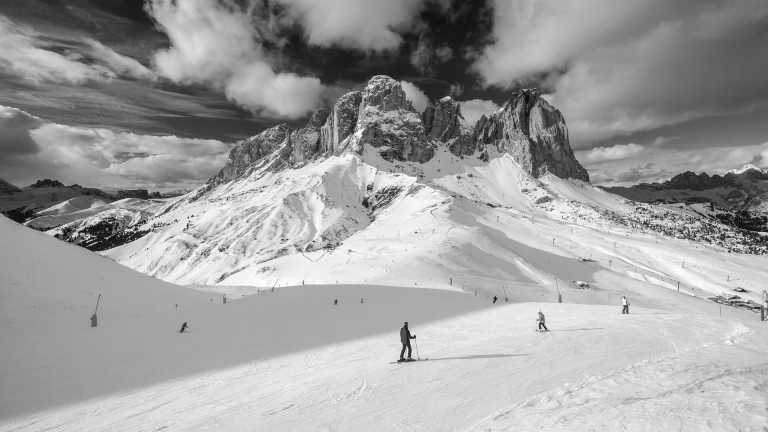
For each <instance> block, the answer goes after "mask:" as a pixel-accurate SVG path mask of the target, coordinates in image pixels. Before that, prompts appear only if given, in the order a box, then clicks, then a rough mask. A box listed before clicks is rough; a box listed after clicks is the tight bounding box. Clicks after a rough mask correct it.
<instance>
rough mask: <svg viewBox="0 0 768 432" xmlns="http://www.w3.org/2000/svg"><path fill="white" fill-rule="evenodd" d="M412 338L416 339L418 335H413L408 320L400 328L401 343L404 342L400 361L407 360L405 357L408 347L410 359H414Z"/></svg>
mask: <svg viewBox="0 0 768 432" xmlns="http://www.w3.org/2000/svg"><path fill="white" fill-rule="evenodd" d="M411 339H416V335H413V336H411V331H410V330H408V321H406V322H405V323H403V327H402V328H401V329H400V343H401V344H403V349H401V350H400V360H398V361H406V359H404V358H403V355H404V354H405V349H406V348H408V361H411V360H413V358H411Z"/></svg>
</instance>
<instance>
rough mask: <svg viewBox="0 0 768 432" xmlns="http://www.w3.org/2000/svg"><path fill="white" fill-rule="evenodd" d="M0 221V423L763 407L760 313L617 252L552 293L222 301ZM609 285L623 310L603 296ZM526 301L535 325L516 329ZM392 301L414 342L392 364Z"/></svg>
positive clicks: (650, 413)
mask: <svg viewBox="0 0 768 432" xmlns="http://www.w3.org/2000/svg"><path fill="white" fill-rule="evenodd" d="M0 235H2V238H3V239H4V240H6V239H7V240H8V241H9V243H10V244H14V245H16V247H14V248H13V250H12V249H11V248H2V249H0V254H2V255H0V263H2V266H3V267H2V273H0V275H2V276H0V277H2V280H0V296H1V300H2V301H1V302H0V346H3V348H4V351H3V352H4V354H3V356H0V389H2V390H0V431H27V430H29V431H39V430H52V431H71V430H77V431H103V430H111V431H135V430H152V431H154V430H174V431H175V430H232V431H239V430H334V431H344V430H350V431H351V430H427V431H431V430H477V431H486V430H567V431H572V430H598V431H602V430H605V431H614V430H673V429H674V430H692V431H693V430H695V431H702V430H718V431H721V430H742V431H759V430H764V427H765V425H766V424H768V392H767V391H766V389H768V365H766V362H765V358H766V354H768V326H766V325H765V323H760V322H758V321H757V318H756V316H755V314H752V313H747V312H742V311H739V310H735V309H731V308H726V310H725V311H724V313H723V317H720V311H719V310H718V307H717V305H714V304H712V303H710V302H706V301H704V300H701V299H699V298H696V297H693V296H689V295H683V294H677V293H676V292H674V291H673V290H671V289H669V288H665V287H661V286H658V285H655V284H651V283H648V282H644V281H637V280H635V279H631V278H629V277H626V276H625V275H624V274H623V273H622V272H619V271H607V270H599V269H598V270H597V271H595V272H594V278H595V279H596V281H597V283H600V284H603V285H605V286H610V285H614V286H615V289H617V290H618V289H619V288H620V289H621V291H613V290H609V289H593V290H589V292H584V290H576V289H574V288H563V292H564V297H565V300H566V303H563V304H557V303H542V302H536V303H505V302H502V303H500V304H496V305H491V304H490V301H489V299H488V298H487V297H485V296H483V295H482V294H480V295H478V296H474V295H472V294H460V293H454V292H450V291H448V290H433V289H411V288H397V287H392V286H388V287H377V286H361V285H357V286H303V287H301V286H299V287H292V288H279V289H276V290H275V291H274V292H272V290H266V291H262V292H261V293H259V294H255V295H251V296H247V297H241V298H237V297H234V295H233V294H230V295H232V297H230V301H228V302H227V304H226V305H225V304H222V302H221V295H220V294H213V293H210V292H199V291H194V290H189V289H188V288H181V287H176V286H173V285H170V284H167V283H164V282H160V281H158V280H155V279H152V278H149V277H146V276H143V275H140V274H138V273H134V272H132V271H130V270H128V269H126V268H123V267H120V266H119V265H116V264H115V263H112V262H110V261H109V260H106V259H104V258H101V257H99V256H96V255H94V254H92V253H90V252H88V251H86V250H83V249H80V248H77V247H75V246H72V245H68V244H64V243H61V242H58V241H56V240H55V239H52V238H50V237H48V236H45V235H43V234H41V233H35V232H33V231H30V230H28V229H26V228H24V227H22V226H19V225H16V224H14V223H12V222H10V221H8V220H7V219H4V218H1V219H0ZM537 254H542V255H537ZM527 256H528V258H529V259H531V260H534V258H535V257H536V256H538V258H539V259H545V258H551V257H557V256H558V255H556V254H550V255H544V254H543V252H540V251H539V252H536V253H532V252H530V251H529V252H528V253H527ZM537 265H542V264H541V263H537ZM557 265H558V263H553V266H557ZM41 269H45V271H40V270H41ZM220 288H221V289H226V287H220ZM542 289H543V288H542V287H541V286H539V285H537V284H530V285H529V286H528V291H525V290H523V292H529V293H535V292H537V290H542ZM232 290H233V291H234V290H235V288H232ZM620 292H624V293H627V294H628V295H629V298H630V301H631V303H632V314H631V315H628V316H625V315H620V314H619V307H618V297H617V295H618V294H619V293H620ZM98 293H101V294H102V295H103V303H102V308H101V310H100V313H99V319H100V323H99V327H98V328H90V327H89V326H88V317H89V315H90V314H91V313H92V307H93V302H94V301H95V298H96V296H97V294H98ZM530 295H534V294H530ZM361 298H362V299H363V303H361V302H360V299H361ZM333 299H339V300H340V304H339V305H337V306H334V305H333ZM573 301H579V302H582V303H581V304H579V303H573ZM584 303H592V304H584ZM598 303H603V305H600V304H598ZM176 304H178V305H179V308H178V309H176V307H175V305H176ZM539 308H540V309H542V310H543V311H544V312H545V313H546V314H547V318H548V320H547V323H548V325H549V327H550V329H551V330H552V331H551V332H550V333H546V334H541V333H536V332H534V330H533V327H534V319H535V315H536V311H537V310H538V309H539ZM404 320H408V321H410V323H411V328H412V331H413V333H415V334H416V335H417V336H418V338H417V339H416V342H417V343H418V353H419V354H420V356H421V357H422V358H428V359H429V360H427V361H422V362H416V363H411V364H404V365H403V364H390V362H391V361H393V360H395V359H396V357H397V355H398V351H399V342H398V334H397V331H398V328H399V326H400V325H401V323H402V321H404ZM182 321H187V322H189V324H190V328H191V331H190V332H189V333H187V334H178V333H177V329H178V326H179V324H180V322H182ZM414 355H416V353H414Z"/></svg>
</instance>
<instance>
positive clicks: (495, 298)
mask: <svg viewBox="0 0 768 432" xmlns="http://www.w3.org/2000/svg"><path fill="white" fill-rule="evenodd" d="M497 301H499V298H498V297H496V296H493V304H496V302H497Z"/></svg>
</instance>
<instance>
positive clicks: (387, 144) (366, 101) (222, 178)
mask: <svg viewBox="0 0 768 432" xmlns="http://www.w3.org/2000/svg"><path fill="white" fill-rule="evenodd" d="M438 146H444V147H445V148H447V149H448V150H449V151H450V152H451V153H453V154H455V155H457V156H460V157H465V156H472V155H477V156H478V157H480V158H481V159H484V160H488V158H489V157H491V155H492V154H494V153H496V154H498V153H508V154H510V155H512V157H513V158H514V159H515V160H516V161H517V162H518V163H519V164H520V165H521V166H522V167H523V169H525V170H526V171H528V172H529V173H530V174H531V175H533V176H535V177H538V176H540V175H542V174H545V173H552V174H555V175H557V176H559V177H564V178H576V179H580V180H584V181H589V176H588V175H587V172H586V170H585V169H584V168H583V167H582V166H581V165H580V164H579V162H578V161H577V160H576V159H575V157H574V155H573V150H572V149H571V147H570V144H569V143H568V130H567V129H566V126H565V120H564V119H563V116H562V114H560V112H559V111H558V110H557V109H556V108H554V107H553V106H552V105H550V104H549V103H548V102H547V101H546V100H544V99H543V98H542V97H541V95H540V93H539V92H538V91H536V90H522V91H520V92H518V93H516V94H515V95H514V96H513V97H512V99H510V101H509V102H508V103H507V104H506V105H505V107H504V109H502V110H500V111H499V112H497V113H494V114H492V115H491V116H484V117H482V118H481V119H480V120H479V121H478V122H477V124H476V125H475V128H474V129H471V128H468V127H467V126H466V125H465V123H464V119H463V117H462V115H461V107H460V105H459V103H458V102H456V101H454V100H453V99H452V98H451V97H444V98H442V99H440V100H439V101H437V102H436V103H435V104H434V105H431V106H428V107H427V109H426V110H425V111H424V113H423V115H419V113H418V112H417V111H416V110H415V109H414V107H413V104H412V103H411V102H410V101H409V100H408V99H407V98H406V95H405V91H403V88H402V86H401V84H400V82H398V81H395V80H394V79H392V78H390V77H388V76H384V75H377V76H374V77H373V78H371V79H370V80H369V81H368V83H367V85H366V86H365V88H364V89H363V90H362V91H353V92H349V93H346V94H344V95H343V96H341V97H340V98H339V99H338V100H337V101H336V102H335V103H334V104H333V106H332V107H331V108H330V110H325V109H324V110H319V111H317V112H315V113H314V114H313V115H312V117H311V118H310V120H309V122H308V123H307V124H306V125H305V126H304V127H302V128H299V129H296V130H290V129H289V127H288V126H287V125H285V124H280V125H277V126H275V127H272V128H270V129H267V130H265V131H263V132H262V133H260V134H258V135H256V136H254V137H252V138H249V139H247V140H245V141H242V142H241V143H240V144H238V145H237V147H235V148H234V149H232V151H231V152H230V154H229V160H228V161H227V164H226V165H225V166H224V168H222V169H221V171H219V173H218V174H216V175H215V176H214V177H213V178H211V180H210V181H209V184H218V183H223V182H226V181H230V180H232V179H235V178H237V177H239V176H242V175H243V174H245V173H246V172H247V171H248V170H249V169H250V168H252V167H255V166H257V165H258V167H259V168H265V167H266V168H269V169H280V168H284V167H296V166H299V165H302V164H304V163H306V162H308V161H311V160H314V159H316V158H318V157H322V156H327V155H337V154H341V153H344V152H347V151H350V152H356V153H359V154H363V152H365V151H374V152H376V153H377V154H378V155H379V156H381V158H383V159H384V160H387V161H390V162H394V161H411V162H420V163H423V162H427V161H429V160H430V159H432V157H433V156H434V154H435V150H436V148H437V147H438ZM267 155H272V157H271V158H269V160H263V159H264V158H265V156H267Z"/></svg>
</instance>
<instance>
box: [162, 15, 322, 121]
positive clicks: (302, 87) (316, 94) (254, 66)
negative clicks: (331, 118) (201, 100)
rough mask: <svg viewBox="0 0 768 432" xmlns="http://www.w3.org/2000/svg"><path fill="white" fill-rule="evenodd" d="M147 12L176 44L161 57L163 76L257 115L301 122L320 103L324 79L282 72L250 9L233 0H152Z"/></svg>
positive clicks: (172, 42) (172, 43) (164, 50)
mask: <svg viewBox="0 0 768 432" xmlns="http://www.w3.org/2000/svg"><path fill="white" fill-rule="evenodd" d="M147 12H148V13H149V14H150V15H151V16H152V17H153V18H154V19H155V21H156V23H157V26H158V28H159V29H160V30H162V31H163V32H165V33H166V34H167V35H168V38H169V40H170V42H171V46H170V47H169V48H167V49H163V50H160V51H158V52H157V53H155V56H154V63H155V67H156V69H157V71H158V73H159V74H161V75H162V76H164V77H166V78H169V79H171V80H172V81H174V82H178V83H203V84H208V85H213V86H215V87H217V88H221V89H223V90H224V92H225V94H226V96H227V98H229V99H230V100H232V101H234V102H236V103H237V104H239V105H241V106H243V107H245V108H247V109H250V110H251V111H253V112H254V113H257V114H261V115H267V116H277V117H288V118H298V117H301V116H303V115H305V114H306V113H307V112H308V111H310V110H312V109H314V108H315V107H317V106H318V105H319V103H320V102H321V99H322V95H323V91H324V86H323V85H322V83H321V82H320V80H319V79H317V78H314V77H302V76H299V75H297V74H294V73H281V72H276V71H275V70H274V68H273V67H272V66H271V65H270V63H269V61H268V59H267V57H266V55H265V53H264V52H263V50H262V48H261V45H260V37H261V36H260V35H259V33H258V32H257V29H256V25H255V23H254V22H253V20H252V17H251V15H250V14H249V13H248V11H247V10H244V9H242V8H241V7H240V6H238V5H237V4H235V3H234V2H232V1H229V0H220V1H219V0H217V1H210V0H185V1H183V2H176V1H172V0H151V1H149V2H148V3H147Z"/></svg>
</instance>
